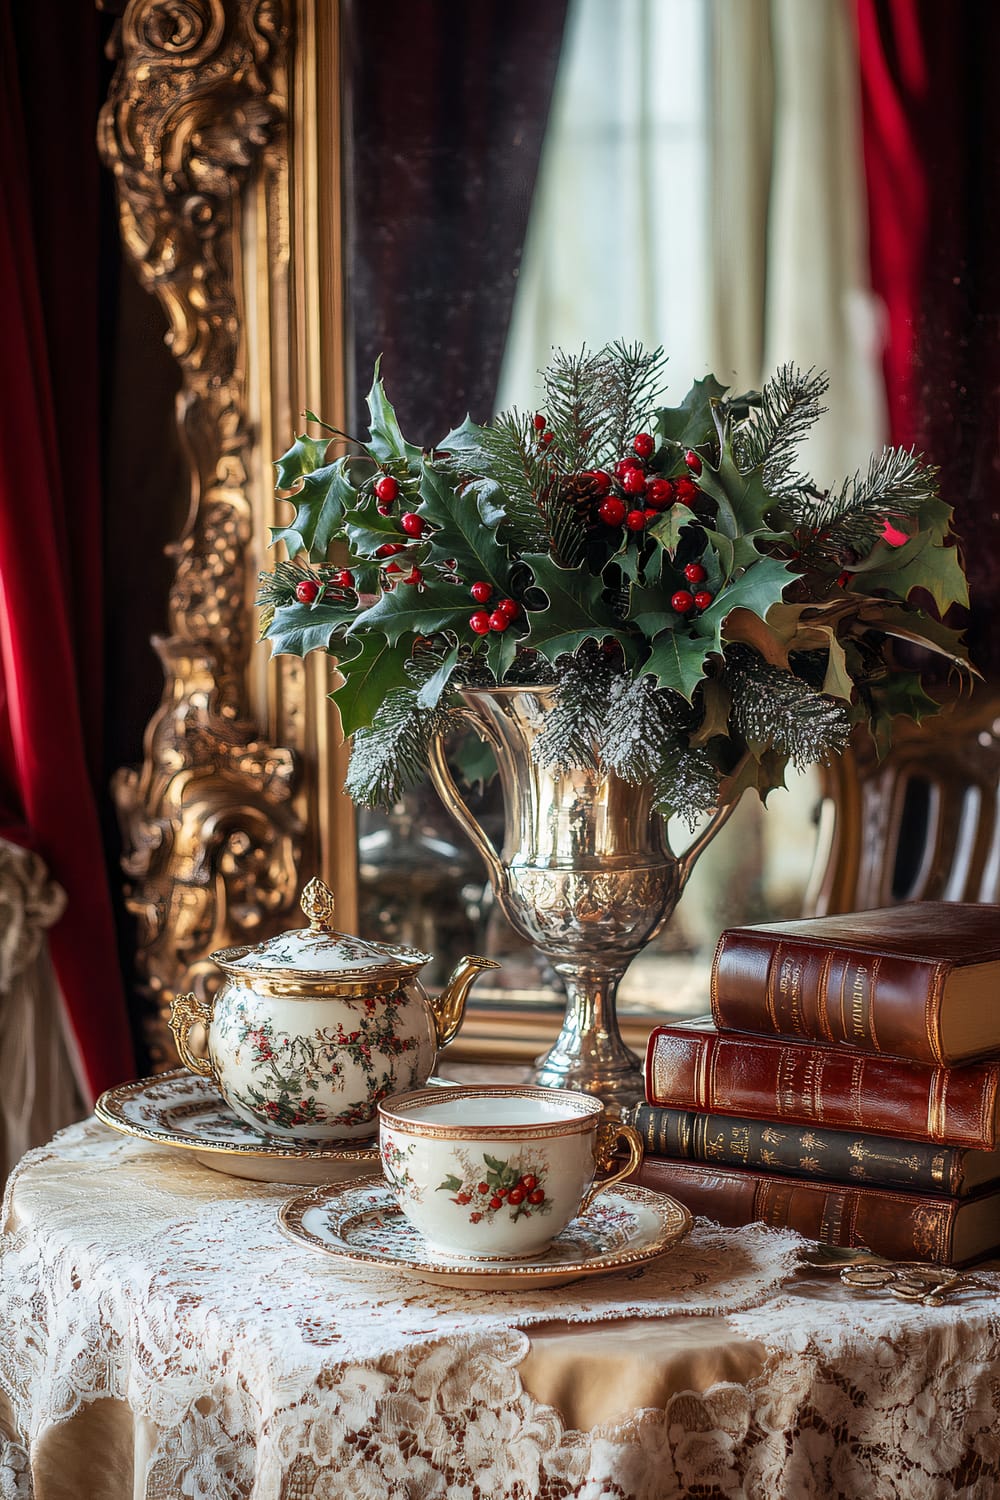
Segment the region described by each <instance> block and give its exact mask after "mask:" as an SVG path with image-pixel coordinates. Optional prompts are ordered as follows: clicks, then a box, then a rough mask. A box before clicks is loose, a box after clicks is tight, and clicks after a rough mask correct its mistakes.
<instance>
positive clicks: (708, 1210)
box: [633, 1157, 1000, 1265]
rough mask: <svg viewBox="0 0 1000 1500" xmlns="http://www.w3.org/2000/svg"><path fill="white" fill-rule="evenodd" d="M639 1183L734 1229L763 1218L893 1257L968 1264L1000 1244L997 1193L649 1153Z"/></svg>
mask: <svg viewBox="0 0 1000 1500" xmlns="http://www.w3.org/2000/svg"><path fill="white" fill-rule="evenodd" d="M633 1180H634V1181H635V1182H638V1183H640V1184H641V1185H642V1186H643V1187H647V1188H652V1189H653V1190H654V1191H655V1192H659V1193H669V1194H670V1196H671V1197H672V1198H676V1199H677V1201H678V1203H683V1204H684V1206H685V1208H688V1209H690V1210H691V1212H692V1213H693V1214H702V1215H703V1216H704V1217H705V1218H706V1219H714V1220H715V1221H716V1222H717V1223H719V1224H724V1225H726V1226H727V1227H729V1228H735V1227H737V1226H739V1225H741V1224H752V1223H754V1222H755V1221H757V1220H760V1221H761V1222H763V1223H765V1224H770V1225H772V1226H773V1227H775V1228H783V1229H784V1228H787V1229H796V1230H798V1232H799V1234H804V1235H805V1236H806V1238H807V1239H810V1240H818V1241H820V1243H821V1244H824V1245H846V1246H863V1247H864V1248H865V1249H867V1250H871V1251H872V1252H873V1253H874V1254H875V1255H882V1256H885V1257H886V1258H887V1259H888V1260H926V1261H941V1262H944V1263H945V1264H947V1265H962V1264H964V1263H966V1262H968V1261H971V1260H978V1259H980V1258H981V1257H982V1256H984V1255H988V1254H989V1253H990V1252H991V1251H994V1250H996V1248H997V1247H998V1246H1000V1192H996V1191H994V1192H989V1193H983V1194H980V1195H979V1196H977V1197H974V1198H942V1197H938V1196H935V1195H931V1194H926V1193H903V1192H893V1191H892V1190H891V1189H889V1188H874V1187H847V1186H843V1185H838V1184H836V1183H823V1182H799V1181H798V1180H797V1179H795V1178H792V1177H782V1176H780V1175H779V1174H778V1173H776V1172H754V1171H750V1170H749V1169H747V1168H739V1167H714V1166H712V1167H708V1166H702V1165H701V1164H699V1163H697V1162H688V1161H670V1160H669V1159H667V1158H665V1157H647V1159H646V1160H645V1161H644V1162H643V1164H642V1166H641V1167H640V1168H639V1170H638V1172H636V1173H635V1176H634V1179H633Z"/></svg>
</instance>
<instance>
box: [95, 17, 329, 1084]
mask: <svg viewBox="0 0 1000 1500" xmlns="http://www.w3.org/2000/svg"><path fill="white" fill-rule="evenodd" d="M115 35H116V39H115V46H116V49H117V55H118V66H117V69H116V72H115V76H114V80H113V83H112V86H111V90H110V93H109V97H108V100H107V103H106V104H105V107H104V109H103V111H102V114H101V121H100V127H99V141H100V147H101V152H102V155H103V158H104V161H105V162H106V164H107V165H108V166H109V167H110V168H111V169H112V171H113V172H114V175H115V179H116V183H117V188H118V198H119V205H120V214H121V225H122V235H123V239H124V243H125V247H126V250H127V252H128V254H129V256H130V257H131V258H132V260H133V261H134V262H135V265H136V267H137V269H138V271H139V274H140V275H141V277H142V279H143V281H144V282H145V283H146V285H147V287H148V288H149V290H150V291H152V292H155V294H156V295H157V296H158V297H159V299H160V301H161V302H162V304H163V306H164V308H165V310H166V313H167V317H168V320H169V324H170V332H169V335H168V342H169V344H170V347H171V349H172V351H173V353H174V355H175V356H176V358H177V359H178V361H179V362H180V365H181V368H182V371H183V386H182V390H181V394H180V396H179V398H178V424H179V428H180V433H181V438H182V441H183V444H184V447H185V449H186V452H187V454H188V457H189V460H190V464H191V471H192V497H193V498H192V507H191V513H190V517H189V521H188V525H187V528H186V530H185V532H184V535H183V536H182V537H181V539H180V540H179V541H178V542H177V543H176V544H175V546H174V548H173V549H172V550H173V552H174V554H175V556H176V560H177V570H176V576H175V579H174V583H173V587H172V589H171V592H170V599H169V614H168V620H169V627H168V628H169V634H168V636H167V637H166V638H165V639H161V640H157V641H156V642H155V643H154V644H155V645H156V649H157V651H158V653H159V656H160V660H161V662H162V664H163V668H164V673H165V685H164V691H163V697H162V699H161V702H160V705H159V707H158V709H157V711H156V713H155V714H154V716H153V718H152V720H151V721H150V724H149V726H148V729H147V732H146V744H145V758H144V762H143V765H142V767H141V768H140V769H138V770H122V771H120V772H119V773H118V775H117V777H116V779H115V785H114V792H115V798H116V801H117V805H118V812H119V818H120V821H121V825H122V829H123V834H124V840H125V845H126V853H125V856H124V865H125V870H126V873H127V876H128V878H129V881H130V885H129V890H128V897H127V899H128V905H129V908H130V910H131V911H132V912H134V913H135V915H136V916H137V918H138V921H139V965H140V970H141V973H142V978H143V983H144V986H145V989H146V992H147V995H148V997H149V999H150V1000H151V1002H152V1014H151V1015H150V1017H149V1025H148V1037H149V1042H150V1046H151V1049H152V1052H153V1057H154V1063H155V1064H157V1065H160V1064H163V1063H165V1062H167V1061H168V1060H170V1061H172V1060H173V1050H172V1047H171V1045H170V1042H169V1035H168V1031H167V1021H168V1015H169V1008H170V1001H171V999H172V998H173V996H174V994H175V993H177V992H178V991H179V990H189V989H190V990H194V991H196V992H198V993H200V994H202V995H205V994H206V993H208V992H210V990H211V989H212V986H213V980H214V977H215V976H214V972H213V970H212V966H211V965H210V964H209V963H208V961H207V957H208V954H209V953H210V952H211V951H213V950H214V949H216V948H219V947H229V946H233V945H235V944H238V943H241V942H246V941H247V940H248V939H249V940H252V941H256V940H258V939H259V938H260V937H262V936H265V935H267V933H268V931H269V930H271V929H273V928H277V927H279V926H281V925H284V920H283V919H284V914H285V913H286V912H287V911H288V910H289V908H290V907H291V906H292V903H293V901H294V898H295V894H296V889H297V860H298V852H299V844H300V839H301V829H300V827H299V826H298V822H297V819H296V816H295V813H294V812H293V808H292V802H291V798H292V792H293V783H294V767H293V761H292V756H291V754H290V752H289V751H287V750H282V749H277V748H275V747H273V746H271V745H268V744H266V743H265V742H264V740H263V738H262V736H261V733H260V731H259V729H258V728H257V727H256V726H255V725H254V724H253V723H252V722H251V720H250V715H249V712H248V705H247V691H246V666H247V660H248V653H249V649H250V624H251V611H250V608H249V599H250V595H251V588H252V572H253V559H252V556H251V538H252V511H251V503H250V499H249V497H248V490H247V483H248V477H247V469H248V464H249V462H250V453H251V445H250V437H249V432H248V422H247V416H246V392H245V384H244V369H245V360H244V357H243V356H244V351H243V349H242V344H241V329H242V325H243V318H242V308H241V305H240V302H241V291H240V287H239V284H238V277H237V275H236V274H235V270H234V267H235V266H236V264H237V257H238V243H239V225H240V192H241V189H242V187H243V186H244V185H245V184H246V182H247V181H248V179H249V177H250V175H251V173H252V172H253V170H254V168H255V165H256V163H257V162H258V160H259V157H260V153H261V151H262V149H263V148H264V147H265V146H266V145H267V143H268V142H269V141H270V140H271V139H272V137H273V136H274V135H275V133H276V132H278V131H280V130H281V129H282V128H283V125H284V100H283V98H282V97H281V96H280V94H279V92H278V91H277V89H276V86H275V77H276V74H280V73H281V69H282V65H283V59H284V49H285V46H286V29H285V20H284V15H283V9H282V5H281V3H280V0H129V3H128V4H127V5H126V7H125V9H124V12H123V14H122V18H121V20H120V22H119V23H118V25H117V27H116V34H115Z"/></svg>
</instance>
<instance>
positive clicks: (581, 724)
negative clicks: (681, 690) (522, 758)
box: [531, 649, 621, 771]
mask: <svg viewBox="0 0 1000 1500" xmlns="http://www.w3.org/2000/svg"><path fill="white" fill-rule="evenodd" d="M556 669H557V672H558V682H559V694H558V697H557V698H556V701H555V704H554V705H553V707H552V709H551V710H550V712H549V715H548V718H547V720H546V724H545V728H544V729H543V730H542V732H541V734H540V735H539V736H538V738H537V739H536V740H535V742H534V744H533V745H532V747H531V756H532V759H533V760H536V761H537V762H538V763H539V765H543V766H548V767H549V768H550V769H553V770H561V771H571V770H584V769H585V770H591V769H594V768H596V766H597V765H598V764H599V751H598V747H599V745H600V744H601V741H602V737H603V734H604V720H605V715H606V714H607V711H608V703H609V701H610V698H611V696H612V694H613V693H614V691H615V688H616V687H617V686H618V685H619V684H620V682H621V679H620V677H618V676H617V674H616V673H615V672H613V671H612V669H611V667H610V666H609V665H608V662H607V659H606V658H605V657H604V655H603V653H602V652H600V651H594V650H587V649H584V650H581V651H580V652H579V653H578V654H577V655H576V656H561V657H559V658H558V661H557V663H556Z"/></svg>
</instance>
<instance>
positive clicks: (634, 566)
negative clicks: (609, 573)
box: [611, 542, 645, 583]
mask: <svg viewBox="0 0 1000 1500" xmlns="http://www.w3.org/2000/svg"><path fill="white" fill-rule="evenodd" d="M611 561H612V562H613V563H614V565H615V567H616V568H617V569H618V570H619V572H620V573H621V575H622V577H623V578H624V579H626V580H627V581H628V582H629V583H638V582H639V580H640V578H643V577H645V574H644V571H643V567H642V548H641V547H630V546H629V545H628V542H626V543H625V545H624V546H623V547H622V549H621V551H620V552H616V553H615V555H614V557H612V559H611Z"/></svg>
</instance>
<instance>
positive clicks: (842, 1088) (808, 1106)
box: [646, 1021, 1000, 1151]
mask: <svg viewBox="0 0 1000 1500" xmlns="http://www.w3.org/2000/svg"><path fill="white" fill-rule="evenodd" d="M998 1085H1000V1059H998V1060H994V1061H992V1062H976V1063H967V1064H966V1065H965V1067H962V1068H934V1067H927V1066H926V1065H922V1064H920V1063H911V1062H904V1061H902V1060H900V1059H898V1058H887V1057H877V1056H873V1055H872V1054H871V1053H867V1052H855V1051H853V1050H852V1049H850V1048H847V1047H821V1046H819V1045H817V1044H810V1043H808V1042H794V1043H792V1042H781V1041H772V1040H771V1039H770V1038H768V1037H755V1036H737V1035H734V1034H733V1033H731V1032H718V1031H716V1030H715V1028H714V1027H713V1026H712V1025H711V1023H710V1022H705V1021H701V1022H698V1021H695V1022H684V1021H678V1022H676V1023H675V1024H674V1025H671V1026H657V1027H655V1028H654V1030H653V1031H652V1033H651V1035H650V1038H649V1043H648V1045H647V1048H646V1099H647V1102H648V1103H650V1104H661V1105H666V1106H668V1107H671V1108H676V1109H695V1110H698V1111H700V1112H702V1113H712V1112H714V1113H717V1114H722V1115H749V1116H751V1117H754V1116H756V1117H758V1118H760V1119H764V1120H792V1121H795V1122H796V1123H797V1124H800V1125H828V1126H829V1127H830V1128H831V1129H833V1130H864V1131H868V1132H870V1133H871V1134H872V1135H891V1136H902V1137H903V1138H904V1139H907V1140H914V1141H938V1142H940V1143H941V1144H942V1145H945V1146H970V1147H972V1148H973V1149H974V1150H977V1151H992V1150H993V1149H994V1147H996V1146H997V1145H998V1144H1000V1137H998V1129H997V1108H998Z"/></svg>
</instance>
